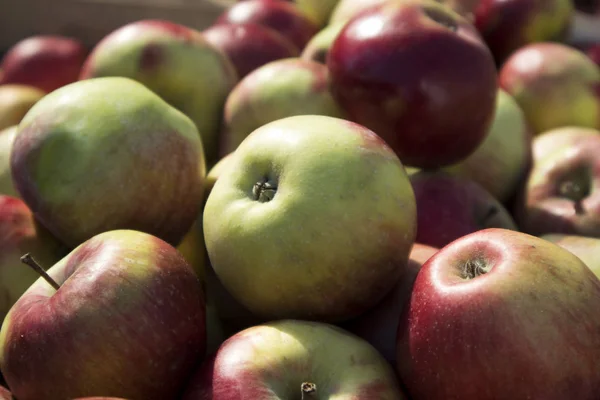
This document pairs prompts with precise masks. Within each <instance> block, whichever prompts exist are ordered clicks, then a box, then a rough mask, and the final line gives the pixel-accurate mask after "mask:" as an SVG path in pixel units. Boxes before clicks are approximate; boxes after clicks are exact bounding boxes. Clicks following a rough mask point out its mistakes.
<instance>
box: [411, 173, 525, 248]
mask: <svg viewBox="0 0 600 400" xmlns="http://www.w3.org/2000/svg"><path fill="white" fill-rule="evenodd" d="M410 182H411V184H412V188H413V191H414V193H415V199H416V202H417V237H416V239H415V241H416V242H417V243H422V244H426V245H429V246H432V247H437V248H442V247H444V246H446V245H447V244H449V243H450V242H453V241H454V240H456V239H458V238H460V237H462V236H466V235H468V234H470V233H473V232H477V231H480V230H483V229H486V228H504V229H511V230H518V228H517V225H516V223H515V221H514V220H513V218H512V216H511V215H510V213H509V212H508V211H507V210H506V209H505V208H504V206H503V205H502V203H500V202H499V201H498V200H496V199H495V198H494V197H493V196H492V195H491V194H489V193H488V192H487V191H486V190H485V189H484V188H483V187H481V186H480V185H479V184H478V183H476V182H473V181H471V180H469V179H465V178H460V177H456V176H452V175H450V174H447V173H444V172H442V171H420V172H418V173H415V174H412V175H411V176H410Z"/></svg>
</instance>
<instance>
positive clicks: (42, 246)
mask: <svg viewBox="0 0 600 400" xmlns="http://www.w3.org/2000/svg"><path fill="white" fill-rule="evenodd" d="M68 252H69V250H68V249H67V247H65V246H64V245H63V244H61V243H60V242H59V241H58V240H57V239H56V238H54V237H53V236H52V235H51V234H50V233H49V232H48V231H47V230H46V229H45V228H44V227H43V226H41V225H40V224H39V223H38V222H37V221H36V220H35V219H34V217H33V214H32V213H31V210H29V208H28V207H27V205H25V203H23V201H21V200H20V199H17V198H14V197H11V196H2V195H0V326H1V325H2V321H3V320H4V318H5V317H6V314H7V313H8V311H9V310H10V308H11V307H12V306H13V305H14V304H15V302H16V301H17V300H18V299H19V297H21V295H23V293H25V291H26V290H27V289H28V288H29V287H30V286H31V285H32V284H33V283H34V282H35V281H36V280H37V278H39V275H37V274H36V273H35V272H34V271H33V270H31V269H30V268H29V267H27V266H25V265H23V263H21V256H23V254H25V253H32V254H33V255H34V257H35V259H36V260H38V261H39V262H41V263H42V264H44V265H53V264H54V263H56V262H57V261H59V260H60V259H61V258H62V257H64V256H65V255H66V254H67V253H68Z"/></svg>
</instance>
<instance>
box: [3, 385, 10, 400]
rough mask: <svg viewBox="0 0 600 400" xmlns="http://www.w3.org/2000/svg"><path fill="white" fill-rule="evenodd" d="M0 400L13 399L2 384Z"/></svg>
mask: <svg viewBox="0 0 600 400" xmlns="http://www.w3.org/2000/svg"><path fill="white" fill-rule="evenodd" d="M0 400H13V397H12V395H11V394H10V392H9V391H8V389H6V388H4V387H2V386H0Z"/></svg>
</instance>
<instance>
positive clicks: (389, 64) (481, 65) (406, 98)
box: [327, 0, 497, 168]
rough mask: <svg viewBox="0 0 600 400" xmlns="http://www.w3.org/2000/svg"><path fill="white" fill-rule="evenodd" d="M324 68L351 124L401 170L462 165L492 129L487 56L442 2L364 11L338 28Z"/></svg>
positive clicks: (411, 1) (492, 74) (491, 70)
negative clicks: (385, 149)
mask: <svg viewBox="0 0 600 400" xmlns="http://www.w3.org/2000/svg"><path fill="white" fill-rule="evenodd" d="M327 63H328V67H329V70H330V72H331V80H332V92H333V94H334V96H335V97H336V98H337V99H338V101H339V102H340V104H341V106H342V107H343V108H344V109H345V110H346V111H347V113H348V114H349V116H350V119H352V120H353V121H355V122H357V123H359V124H362V125H364V126H366V127H368V128H370V129H372V130H373V131H374V132H376V133H377V134H378V135H379V136H381V137H382V138H383V139H384V140H385V141H386V142H387V143H388V144H389V145H390V146H391V147H392V148H393V149H394V151H395V152H396V153H397V154H398V156H399V157H400V159H401V160H402V162H403V163H404V164H406V165H409V166H415V167H421V168H432V167H441V166H446V165H450V164H454V163H456V162H458V161H461V160H463V159H464V158H466V157H468V156H469V155H470V154H471V153H473V152H474V151H475V149H476V148H477V147H478V146H479V145H480V143H481V142H482V141H483V140H484V138H485V136H486V134H487V132H488V128H489V127H490V125H491V122H492V119H493V116H494V109H495V102H496V93H497V83H496V78H497V76H496V67H495V65H494V60H493V57H492V55H491V53H490V52H489V50H488V49H487V47H486V46H485V44H484V43H483V41H482V40H481V39H480V37H479V34H478V33H477V31H476V30H475V28H474V27H473V26H472V25H471V24H470V23H469V22H468V21H467V20H466V19H464V18H463V17H461V16H460V15H458V14H457V13H455V12H453V11H451V10H450V9H449V8H448V7H446V6H443V5H441V4H438V3H435V2H432V1H430V0H421V1H415V0H407V1H402V2H389V3H384V4H382V5H380V6H377V7H373V8H369V9H368V10H366V11H364V12H362V13H360V14H359V15H358V16H356V17H355V18H354V19H352V20H351V21H350V22H348V24H347V25H346V26H345V27H344V29H342V31H341V33H340V34H339V35H338V36H337V38H336V39H335V41H334V42H333V45H332V47H331V49H330V51H329V57H328V61H327Z"/></svg>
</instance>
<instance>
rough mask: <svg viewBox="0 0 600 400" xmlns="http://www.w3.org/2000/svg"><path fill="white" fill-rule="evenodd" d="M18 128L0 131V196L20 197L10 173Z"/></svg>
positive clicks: (15, 126) (12, 127) (13, 127)
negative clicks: (12, 150) (11, 157)
mask: <svg viewBox="0 0 600 400" xmlns="http://www.w3.org/2000/svg"><path fill="white" fill-rule="evenodd" d="M17 129H18V126H17V125H14V126H11V127H10V128H6V129H3V130H0V195H9V196H13V197H19V194H18V193H17V189H15V185H14V184H13V180H12V175H11V172H10V151H11V149H12V144H13V142H14V141H15V136H16V134H17Z"/></svg>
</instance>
